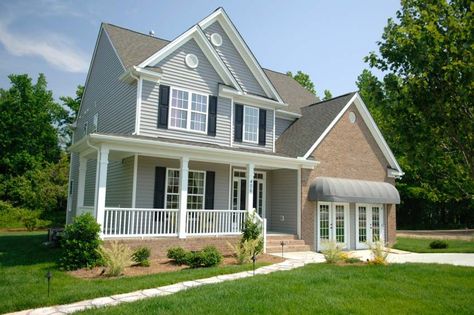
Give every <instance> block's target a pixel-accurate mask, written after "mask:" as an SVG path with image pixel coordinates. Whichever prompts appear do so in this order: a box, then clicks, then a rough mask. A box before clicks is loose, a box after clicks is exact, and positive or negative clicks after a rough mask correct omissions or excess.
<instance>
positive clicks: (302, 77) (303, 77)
mask: <svg viewBox="0 0 474 315" xmlns="http://www.w3.org/2000/svg"><path fill="white" fill-rule="evenodd" d="M286 75H287V76H289V77H292V78H293V79H295V80H296V81H297V82H298V83H299V84H301V86H302V87H304V88H305V89H306V90H308V91H309V92H311V93H313V94H314V95H316V89H315V88H314V83H313V81H311V78H310V77H309V74H307V73H304V72H303V71H300V70H298V71H297V72H296V74H295V75H293V73H292V72H291V71H288V72H287V73H286Z"/></svg>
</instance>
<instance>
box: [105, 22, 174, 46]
mask: <svg viewBox="0 0 474 315" xmlns="http://www.w3.org/2000/svg"><path fill="white" fill-rule="evenodd" d="M102 24H104V25H109V26H112V27H116V28H120V29H122V30H124V31H129V32H132V33H135V34H138V35H142V36H146V37H149V38H153V39H158V40H161V41H165V42H171V40H169V39H164V38H161V37H156V36H152V35H149V34H145V33H142V32H139V31H135V30H132V29H129V28H126V27H123V26H119V25H116V24H112V23H107V22H102Z"/></svg>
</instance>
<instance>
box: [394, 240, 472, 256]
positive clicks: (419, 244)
mask: <svg viewBox="0 0 474 315" xmlns="http://www.w3.org/2000/svg"><path fill="white" fill-rule="evenodd" d="M434 240H435V239H427V238H411V237H398V238H397V242H396V243H395V245H394V246H393V248H395V249H401V250H406V251H409V252H415V253H474V241H463V240H446V241H447V242H448V248H440V249H432V248H430V243H431V242H432V241H434Z"/></svg>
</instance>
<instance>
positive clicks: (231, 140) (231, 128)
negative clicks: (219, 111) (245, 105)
mask: <svg viewBox="0 0 474 315" xmlns="http://www.w3.org/2000/svg"><path fill="white" fill-rule="evenodd" d="M234 110H235V109H234V99H233V98H231V99H230V133H229V134H230V140H229V142H230V146H231V147H232V146H233V145H234V132H235V130H234Z"/></svg>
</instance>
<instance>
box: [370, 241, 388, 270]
mask: <svg viewBox="0 0 474 315" xmlns="http://www.w3.org/2000/svg"><path fill="white" fill-rule="evenodd" d="M369 248H370V251H371V252H372V256H373V258H372V260H370V261H369V264H371V265H387V264H388V261H387V257H388V254H389V253H390V250H389V249H388V248H386V247H385V245H384V243H383V242H382V241H376V242H373V243H369Z"/></svg>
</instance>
